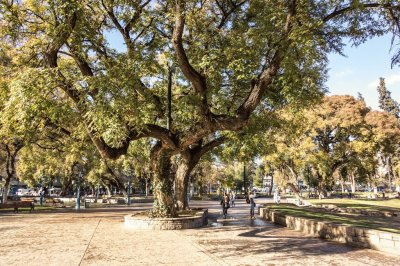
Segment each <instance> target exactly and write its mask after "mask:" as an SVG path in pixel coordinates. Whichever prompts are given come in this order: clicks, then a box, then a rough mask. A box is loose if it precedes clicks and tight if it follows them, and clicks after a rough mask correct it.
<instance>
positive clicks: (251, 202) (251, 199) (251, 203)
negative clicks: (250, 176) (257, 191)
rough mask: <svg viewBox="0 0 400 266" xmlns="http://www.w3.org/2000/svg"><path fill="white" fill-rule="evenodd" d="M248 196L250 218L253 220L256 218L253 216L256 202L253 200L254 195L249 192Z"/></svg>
mask: <svg viewBox="0 0 400 266" xmlns="http://www.w3.org/2000/svg"><path fill="white" fill-rule="evenodd" d="M249 198H250V219H252V220H254V219H256V217H255V216H254V210H255V207H256V202H255V201H254V198H255V195H254V194H250V196H249Z"/></svg>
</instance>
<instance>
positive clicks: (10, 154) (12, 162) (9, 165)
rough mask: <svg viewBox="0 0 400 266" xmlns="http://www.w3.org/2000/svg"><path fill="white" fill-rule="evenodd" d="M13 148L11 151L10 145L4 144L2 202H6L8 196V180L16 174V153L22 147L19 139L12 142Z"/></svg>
mask: <svg viewBox="0 0 400 266" xmlns="http://www.w3.org/2000/svg"><path fill="white" fill-rule="evenodd" d="M12 146H13V148H14V151H12V150H11V149H10V146H9V145H8V144H5V145H4V148H5V151H6V154H7V156H6V173H7V176H6V180H5V181H6V182H5V185H4V192H3V203H6V202H7V197H8V193H9V191H10V182H11V179H12V178H13V177H15V175H16V163H17V161H16V159H17V154H18V152H19V150H20V149H22V147H23V143H22V142H20V141H16V142H15V143H13V145H12Z"/></svg>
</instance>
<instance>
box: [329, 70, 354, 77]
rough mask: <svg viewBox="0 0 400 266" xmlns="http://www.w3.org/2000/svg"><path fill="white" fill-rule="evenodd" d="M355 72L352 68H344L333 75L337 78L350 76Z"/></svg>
mask: <svg viewBox="0 0 400 266" xmlns="http://www.w3.org/2000/svg"><path fill="white" fill-rule="evenodd" d="M353 73H354V71H353V70H351V69H344V70H342V71H339V72H336V73H334V74H333V76H334V77H335V78H343V77H347V76H350V75H351V74H353Z"/></svg>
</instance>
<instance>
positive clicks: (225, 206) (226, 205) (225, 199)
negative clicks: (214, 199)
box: [221, 192, 230, 219]
mask: <svg viewBox="0 0 400 266" xmlns="http://www.w3.org/2000/svg"><path fill="white" fill-rule="evenodd" d="M229 201H230V200H229V196H228V194H227V193H226V192H225V193H224V197H223V198H222V200H221V205H222V213H223V214H224V219H226V216H227V215H228V209H229V207H230V206H229Z"/></svg>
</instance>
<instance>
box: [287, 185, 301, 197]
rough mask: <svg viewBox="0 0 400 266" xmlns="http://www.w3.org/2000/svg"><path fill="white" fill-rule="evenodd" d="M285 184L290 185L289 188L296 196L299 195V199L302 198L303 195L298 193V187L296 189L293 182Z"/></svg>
mask: <svg viewBox="0 0 400 266" xmlns="http://www.w3.org/2000/svg"><path fill="white" fill-rule="evenodd" d="M287 185H288V186H289V187H290V189H291V190H292V191H293V192H294V193H295V194H296V196H297V197H299V198H300V199H301V198H303V197H302V196H301V195H300V191H299V189H298V188H297V187H296V186H295V185H294V184H293V183H290V182H288V183H287Z"/></svg>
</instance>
